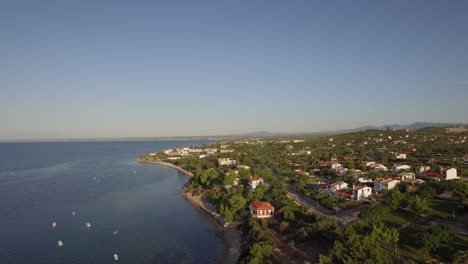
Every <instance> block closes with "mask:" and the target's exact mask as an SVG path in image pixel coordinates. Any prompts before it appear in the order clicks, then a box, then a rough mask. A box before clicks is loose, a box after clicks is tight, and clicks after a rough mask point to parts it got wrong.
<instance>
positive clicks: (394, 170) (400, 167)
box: [392, 164, 411, 175]
mask: <svg viewBox="0 0 468 264" xmlns="http://www.w3.org/2000/svg"><path fill="white" fill-rule="evenodd" d="M409 169H411V166H409V165H405V164H402V165H395V166H393V167H392V175H398V173H400V171H401V170H409Z"/></svg>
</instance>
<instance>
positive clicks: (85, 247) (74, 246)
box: [0, 141, 224, 264]
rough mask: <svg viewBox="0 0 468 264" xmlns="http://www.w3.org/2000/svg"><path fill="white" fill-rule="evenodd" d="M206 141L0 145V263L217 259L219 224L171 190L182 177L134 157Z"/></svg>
mask: <svg viewBox="0 0 468 264" xmlns="http://www.w3.org/2000/svg"><path fill="white" fill-rule="evenodd" d="M208 143H210V142H208V141H100V142H99V141H93V142H91V141H90V142H82V141H80V142H28V143H0V263H2V264H4V263H12V264H16V263H27V264H39V263H44V264H54V263H70V264H71V263H77V264H78V263H80V264H82V263H96V264H99V263H115V261H114V257H113V256H114V254H118V256H119V261H118V262H117V263H136V264H139V263H163V264H167V263H203V264H206V263H218V262H220V259H221V255H222V251H223V247H224V246H223V241H222V239H221V237H220V233H219V230H218V229H217V228H216V226H215V225H214V224H213V222H212V221H211V219H210V218H209V217H208V216H207V215H205V214H204V213H202V212H200V211H199V210H198V209H196V208H195V207H193V206H192V205H191V204H190V203H188V202H187V201H186V200H185V199H184V198H183V197H182V196H181V195H180V194H181V192H182V190H181V186H182V185H183V184H184V183H186V182H187V180H188V178H187V176H185V175H183V174H181V173H179V172H177V171H176V170H173V169H170V168H165V167H160V166H157V165H152V164H143V163H138V162H136V161H134V160H135V158H137V157H138V156H140V155H141V154H144V153H148V152H152V151H160V150H163V149H167V148H175V147H180V146H190V145H203V144H208ZM73 211H74V212H76V215H74V216H73V215H72V212H73ZM53 222H56V223H57V225H56V227H55V228H53V227H52V223H53ZM87 222H89V223H91V225H92V226H91V228H90V229H88V228H86V223H87ZM116 231H118V233H116V234H114V232H116ZM59 240H62V241H63V243H64V246H63V247H61V248H60V247H58V245H57V242H58V241H59Z"/></svg>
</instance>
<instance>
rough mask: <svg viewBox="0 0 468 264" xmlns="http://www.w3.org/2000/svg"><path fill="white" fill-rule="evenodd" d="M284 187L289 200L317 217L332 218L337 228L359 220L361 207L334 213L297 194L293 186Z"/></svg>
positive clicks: (286, 185)
mask: <svg viewBox="0 0 468 264" xmlns="http://www.w3.org/2000/svg"><path fill="white" fill-rule="evenodd" d="M284 186H285V188H286V190H287V191H288V194H289V196H290V197H291V198H293V199H295V200H297V201H298V202H300V203H301V204H303V205H304V206H306V207H307V208H309V210H311V211H313V212H315V213H317V214H319V215H327V216H330V217H333V218H334V219H335V220H336V223H337V224H338V225H339V226H347V225H350V224H352V223H354V222H356V221H357V220H359V211H360V210H361V208H362V207H363V205H360V206H353V207H351V208H347V209H343V210H340V211H338V212H336V213H335V212H334V211H332V210H329V209H327V208H324V207H323V206H321V205H319V204H318V203H317V202H315V201H314V200H312V199H310V198H309V197H307V196H305V195H303V194H301V193H298V192H297V191H296V188H295V187H294V186H292V185H290V184H287V183H284Z"/></svg>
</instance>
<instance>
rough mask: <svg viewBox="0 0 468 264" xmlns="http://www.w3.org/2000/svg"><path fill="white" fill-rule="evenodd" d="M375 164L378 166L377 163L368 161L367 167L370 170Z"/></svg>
mask: <svg viewBox="0 0 468 264" xmlns="http://www.w3.org/2000/svg"><path fill="white" fill-rule="evenodd" d="M375 164H377V162H375V161H366V167H368V168H369V167H370V166H372V165H375Z"/></svg>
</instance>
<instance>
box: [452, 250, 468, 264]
mask: <svg viewBox="0 0 468 264" xmlns="http://www.w3.org/2000/svg"><path fill="white" fill-rule="evenodd" d="M466 263H468V250H459V251H457V253H455V256H453V262H452V264H466Z"/></svg>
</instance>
